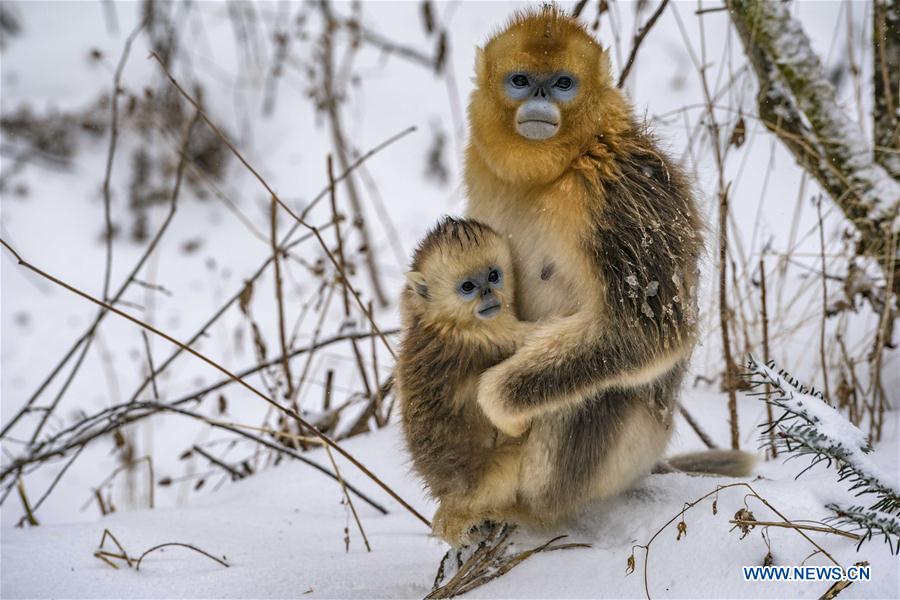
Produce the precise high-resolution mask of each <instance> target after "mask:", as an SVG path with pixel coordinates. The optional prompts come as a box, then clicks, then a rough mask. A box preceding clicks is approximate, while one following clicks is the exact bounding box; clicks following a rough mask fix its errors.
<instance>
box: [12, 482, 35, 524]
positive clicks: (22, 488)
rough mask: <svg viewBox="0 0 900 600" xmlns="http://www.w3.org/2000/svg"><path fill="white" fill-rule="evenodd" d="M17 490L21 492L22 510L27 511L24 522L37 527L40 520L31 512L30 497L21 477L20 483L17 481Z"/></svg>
mask: <svg viewBox="0 0 900 600" xmlns="http://www.w3.org/2000/svg"><path fill="white" fill-rule="evenodd" d="M16 490H17V491H18V492H19V499H20V500H21V501H22V508H24V509H25V516H24V517H23V519H22V521H20V523H22V522H23V521H28V524H29V525H31V526H35V525H37V524H38V520H37V519H36V518H35V516H34V512H33V511H32V510H31V504H30V503H29V502H28V495H27V494H26V493H25V484H24V483H23V482H22V478H21V477H20V478H19V479H18V481H16Z"/></svg>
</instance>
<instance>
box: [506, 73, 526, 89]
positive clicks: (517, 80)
mask: <svg viewBox="0 0 900 600" xmlns="http://www.w3.org/2000/svg"><path fill="white" fill-rule="evenodd" d="M509 82H510V83H511V84H513V85H514V86H516V87H517V88H523V87H528V77H526V76H525V75H522V74H521V73H519V74H518V75H513V76H512V77H510V78H509Z"/></svg>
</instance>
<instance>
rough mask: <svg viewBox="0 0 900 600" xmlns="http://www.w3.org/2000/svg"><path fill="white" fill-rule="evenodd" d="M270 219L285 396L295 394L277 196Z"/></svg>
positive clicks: (271, 204) (271, 208) (272, 204)
mask: <svg viewBox="0 0 900 600" xmlns="http://www.w3.org/2000/svg"><path fill="white" fill-rule="evenodd" d="M269 219H270V221H271V230H270V233H271V237H270V239H271V242H272V264H273V265H274V267H275V269H274V270H275V298H276V301H277V303H278V342H279V343H280V344H281V357H282V360H281V368H282V369H283V370H284V381H285V385H286V386H287V389H286V391H285V393H284V395H285V397H287V398H290V397H292V396H293V395H294V389H293V386H294V382H293V379H292V378H291V363H290V361H289V360H288V345H287V339H286V337H285V333H284V290H283V288H282V283H281V259H280V257H279V256H278V206H277V205H276V203H275V198H274V197H273V198H272V202H271V203H270V211H269Z"/></svg>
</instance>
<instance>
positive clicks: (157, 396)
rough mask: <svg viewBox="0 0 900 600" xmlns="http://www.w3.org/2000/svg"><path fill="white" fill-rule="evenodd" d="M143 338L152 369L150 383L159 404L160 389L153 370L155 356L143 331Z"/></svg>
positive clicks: (149, 365) (148, 362)
mask: <svg viewBox="0 0 900 600" xmlns="http://www.w3.org/2000/svg"><path fill="white" fill-rule="evenodd" d="M141 337H142V338H143V339H144V350H145V351H146V352H147V367H148V368H149V369H150V371H149V372H150V374H149V375H148V377H150V383H151V384H152V389H153V399H154V400H156V401H157V402H159V389H157V387H156V369H154V368H153V355H152V354H151V353H150V340H149V339H147V332H146V331H144V330H143V329H141Z"/></svg>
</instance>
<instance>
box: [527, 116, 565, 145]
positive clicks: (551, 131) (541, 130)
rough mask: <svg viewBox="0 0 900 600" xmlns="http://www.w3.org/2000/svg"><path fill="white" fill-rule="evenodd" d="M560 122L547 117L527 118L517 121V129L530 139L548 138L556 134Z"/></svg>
mask: <svg viewBox="0 0 900 600" xmlns="http://www.w3.org/2000/svg"><path fill="white" fill-rule="evenodd" d="M558 129H559V122H553V121H547V120H545V119H525V120H522V121H518V122H517V123H516V131H518V132H519V135H521V136H522V137H524V138H528V139H529V140H546V139H548V138H552V137H553V136H554V135H556V131H557V130H558Z"/></svg>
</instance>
